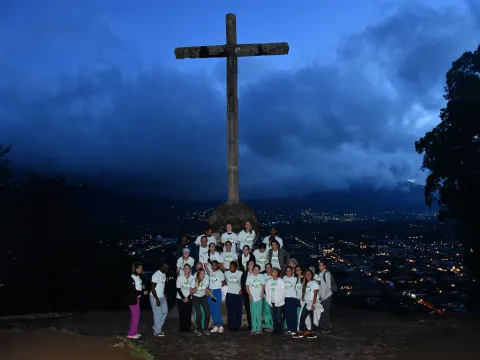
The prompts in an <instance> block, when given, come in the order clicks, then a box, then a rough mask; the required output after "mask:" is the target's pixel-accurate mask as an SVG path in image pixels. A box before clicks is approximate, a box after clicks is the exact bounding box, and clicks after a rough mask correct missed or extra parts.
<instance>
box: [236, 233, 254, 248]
mask: <svg viewBox="0 0 480 360" xmlns="http://www.w3.org/2000/svg"><path fill="white" fill-rule="evenodd" d="M254 241H255V230H253V229H252V232H251V233H247V232H246V231H245V230H242V231H240V233H239V234H238V242H239V250H240V251H243V247H244V246H245V245H248V246H249V247H250V249H252V246H253V242H254Z"/></svg>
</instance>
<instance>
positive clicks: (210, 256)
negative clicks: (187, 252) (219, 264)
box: [203, 243, 220, 272]
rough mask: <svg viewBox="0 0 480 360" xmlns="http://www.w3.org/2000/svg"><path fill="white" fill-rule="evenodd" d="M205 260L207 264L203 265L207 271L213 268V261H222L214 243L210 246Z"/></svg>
mask: <svg viewBox="0 0 480 360" xmlns="http://www.w3.org/2000/svg"><path fill="white" fill-rule="evenodd" d="M205 260H206V262H205V263H204V264H203V268H204V269H206V270H207V269H208V268H210V269H211V266H212V265H211V264H212V261H213V260H216V261H220V254H219V253H218V252H217V251H216V249H215V244H214V243H210V244H208V253H207V255H206V256H205ZM208 271H209V270H207V272H208Z"/></svg>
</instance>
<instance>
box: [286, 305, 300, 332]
mask: <svg viewBox="0 0 480 360" xmlns="http://www.w3.org/2000/svg"><path fill="white" fill-rule="evenodd" d="M297 305H298V299H297V298H290V297H287V298H285V305H284V306H283V312H284V313H285V320H286V322H287V329H288V331H291V332H296V331H297V323H298V318H297V307H298V306H297Z"/></svg>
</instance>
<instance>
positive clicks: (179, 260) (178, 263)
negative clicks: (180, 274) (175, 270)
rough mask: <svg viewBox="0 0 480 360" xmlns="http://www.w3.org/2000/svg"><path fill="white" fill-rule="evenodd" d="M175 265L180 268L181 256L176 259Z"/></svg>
mask: <svg viewBox="0 0 480 360" xmlns="http://www.w3.org/2000/svg"><path fill="white" fill-rule="evenodd" d="M177 267H179V268H181V267H182V258H181V257H179V258H178V260H177Z"/></svg>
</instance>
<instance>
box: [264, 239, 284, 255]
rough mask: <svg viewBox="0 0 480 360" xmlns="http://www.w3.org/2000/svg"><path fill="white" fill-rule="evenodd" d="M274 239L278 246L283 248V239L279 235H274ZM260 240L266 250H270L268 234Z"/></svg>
mask: <svg viewBox="0 0 480 360" xmlns="http://www.w3.org/2000/svg"><path fill="white" fill-rule="evenodd" d="M275 240H277V241H278V244H279V245H280V247H281V248H283V239H282V238H281V237H280V236H275ZM262 242H263V243H264V244H265V245H267V251H268V250H270V236H265V237H264V238H263V241H262Z"/></svg>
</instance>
